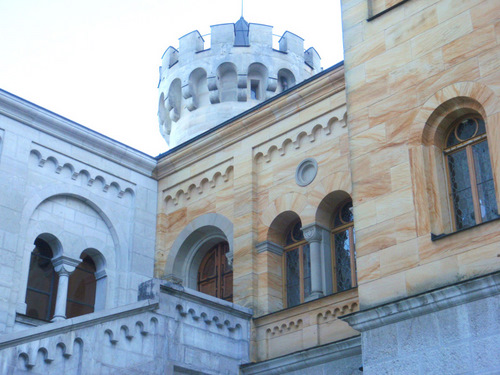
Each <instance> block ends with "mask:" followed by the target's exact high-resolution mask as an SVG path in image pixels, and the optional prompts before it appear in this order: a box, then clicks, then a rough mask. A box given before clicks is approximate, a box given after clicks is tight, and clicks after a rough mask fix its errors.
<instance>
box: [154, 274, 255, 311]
mask: <svg viewBox="0 0 500 375" xmlns="http://www.w3.org/2000/svg"><path fill="white" fill-rule="evenodd" d="M152 280H153V281H152V282H153V284H154V285H153V286H152V288H153V289H156V290H158V289H159V291H157V292H154V293H158V294H159V293H166V294H169V295H171V296H175V297H181V298H182V299H183V300H185V301H186V302H194V303H196V304H200V305H204V306H206V307H209V308H213V309H215V310H218V311H220V312H222V313H228V314H231V315H233V316H235V317H238V318H242V319H246V320H249V319H251V318H252V315H253V310H252V309H249V308H247V307H243V306H239V305H236V304H234V303H232V302H227V301H224V300H221V299H219V298H216V297H212V296H209V295H208V294H205V293H201V292H198V291H196V290H193V289H190V288H185V287H183V286H181V285H177V284H172V283H169V282H168V281H164V280H159V279H152Z"/></svg>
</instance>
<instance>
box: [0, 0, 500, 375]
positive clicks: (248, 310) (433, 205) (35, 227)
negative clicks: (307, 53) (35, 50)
mask: <svg viewBox="0 0 500 375" xmlns="http://www.w3.org/2000/svg"><path fill="white" fill-rule="evenodd" d="M499 13H500V8H499V5H498V2H497V1H495V0H470V1H460V2H457V1H452V0H400V1H389V0H385V1H384V0H342V14H343V31H344V48H345V63H339V64H337V65H335V66H333V67H331V68H328V69H325V70H323V71H322V72H320V73H318V74H316V75H315V76H313V77H311V78H309V79H307V80H305V81H303V82H301V83H300V84H298V85H296V86H295V87H294V88H290V89H288V90H284V91H283V92H281V93H279V94H278V95H276V96H273V97H272V98H268V97H267V96H266V97H265V98H264V97H263V98H262V99H263V100H262V101H261V102H260V104H258V105H257V106H255V107H253V109H251V110H249V111H246V112H244V113H241V114H239V115H238V116H237V117H234V118H232V119H230V120H228V121H226V122H224V123H223V124H219V125H220V126H217V127H215V128H211V130H210V131H208V132H206V133H204V135H203V136H200V137H196V138H195V139H192V140H191V141H190V142H188V143H186V144H184V145H182V146H179V147H175V148H173V149H172V150H169V151H167V152H166V153H164V154H162V155H160V156H159V157H158V158H156V159H154V158H151V157H148V156H146V155H143V154H141V153H139V152H137V151H135V150H132V149H130V148H128V147H126V146H124V145H121V144H119V143H117V142H114V141H113V140H110V139H107V138H105V137H102V136H100V135H99V134H96V133H94V132H90V131H88V129H85V128H83V127H81V126H79V125H77V124H74V123H72V122H70V121H68V120H66V119H63V118H60V117H58V116H57V115H54V114H53V113H50V112H48V111H46V110H44V109H42V108H39V107H36V106H35V105H33V104H31V103H28V102H25V101H23V100H22V99H19V98H16V97H15V96H13V95H10V94H8V93H5V92H0V94H1V95H0V115H1V117H0V177H1V178H0V185H1V187H2V188H3V193H2V195H0V252H1V257H0V265H1V270H2V272H1V273H0V301H1V302H2V304H1V305H0V306H1V307H0V333H2V334H3V336H0V361H1V366H3V367H0V369H2V370H3V371H4V372H5V373H8V374H10V373H12V374H16V373H23V374H24V373H33V374H37V373H49V374H50V373H60V372H61V371H64V372H65V373H68V374H71V373H76V374H85V373H89V374H90V373H123V374H141V373H148V374H155V373H167V374H237V373H239V372H241V373H244V374H282V373H288V374H304V373H311V374H327V373H328V374H330V373H334V374H351V375H352V374H358V373H361V371H362V372H363V373H367V374H384V373H387V374H494V373H497V372H498V369H499V368H500V363H499V362H498V358H500V352H499V349H498V348H500V343H499V335H500V326H499V325H498V322H499V321H500V317H499V315H498V311H500V308H499V298H498V296H499V295H500V288H499V280H498V277H499V274H500V273H499V271H500V253H499V251H498V244H499V237H498V233H499V228H500V227H499V226H500V221H498V220H488V221H486V222H483V223H479V224H477V225H472V226H470V227H469V228H466V229H462V230H456V226H455V225H454V223H453V220H454V219H453V215H454V211H453V210H454V208H453V202H452V201H451V200H450V189H451V187H450V184H449V183H448V180H447V178H448V172H447V170H448V169H447V166H446V165H445V156H444V151H443V148H444V146H443V145H444V139H445V137H446V136H447V134H448V132H449V129H450V126H451V125H452V124H453V122H454V121H456V120H457V119H459V118H461V116H463V115H474V116H477V117H480V118H481V119H483V120H484V123H485V129H486V133H485V135H484V136H483V139H484V138H487V139H488V144H489V158H490V160H491V166H492V168H491V169H492V176H493V184H494V186H496V192H495V197H496V202H497V207H498V206H500V205H499V204H498V202H500V201H499V199H498V197H499V196H500V195H499V193H498V186H500V162H499V155H500V148H499V147H500V146H499V145H500V133H499V131H498V129H500V89H499V87H500V64H499V63H498V61H500V47H499V43H500V27H499V25H500V23H499V21H498V14H499ZM221 30H222V29H221ZM224 35H226V36H227V35H228V34H224ZM224 35H223V34H220V35H219V37H221V36H224ZM194 36H195V37H196V35H194ZM186 37H187V39H189V40H187V39H186V43H187V42H189V43H191V44H189V43H188V44H187V46H188V47H189V46H191V47H193V46H195V47H196V48H198V47H199V45H198V44H196V43H198V42H197V40H196V38H194V39H193V35H189V34H188V36H186ZM183 43H184V42H183ZM193 43H194V44H193ZM193 48H194V47H193ZM196 48H195V49H196ZM191 49H192V48H191ZM174 52H175V51H172V50H171V51H170V52H169V53H170V54H167V55H166V60H165V61H166V63H167V62H168V64H170V65H168V66H169V67H171V65H172V63H173V62H175V61H174V60H175V58H176V54H175V53H174ZM191 52H193V53H194V50H193V49H192V51H191ZM177 58H179V56H177ZM172 59H173V60H172ZM167 60H168V61H167ZM173 66H175V65H173ZM184 86H185V87H188V86H189V85H188V86H186V85H184ZM184 86H182V87H184ZM246 88H247V89H248V87H246ZM243 89H244V87H243V85H242V87H241V90H243ZM211 91H214V92H215V90H211ZM181 92H182V91H181ZM186 93H187V94H186V96H183V98H184V99H185V100H186V101H187V102H188V103H187V104H186V105H188V106H189V105H190V103H191V102H190V100H191V97H190V96H189V95H188V94H189V92H187V91H186ZM247 93H248V92H247ZM205 99H207V98H205ZM207 100H208V99H207ZM181 103H182V101H181ZM174 104H175V103H174ZM191 104H193V103H191ZM194 104H196V103H194ZM172 109H173V107H172V108H170V109H169V110H172ZM193 109H194V107H193V106H191V109H189V108H188V107H185V108H182V110H185V111H191V110H193ZM185 113H187V112H185ZM164 114H165V113H164ZM168 115H169V116H170V115H172V116H173V117H174V118H175V117H176V116H177V115H179V113H176V112H175V111H174V112H173V113H170V112H169V114H168ZM307 163H309V164H307ZM301 165H302V166H303V167H302V168H303V169H300V168H299V169H298V167H299V166H301ZM304 166H305V167H304ZM311 166H312V167H311ZM307 168H312V169H307ZM297 171H298V172H297ZM350 199H352V208H350V207H351V206H346V205H345V202H349V200H350ZM339 207H346V215H347V216H349V217H353V218H354V219H353V220H347V221H344V222H342V223H341V224H342V225H340V227H342V228H343V230H344V229H345V228H347V227H349V228H350V229H349V230H350V231H351V232H349V233H351V237H350V238H348V239H345V240H344V241H347V240H350V239H352V238H354V233H355V248H356V250H355V253H356V258H355V259H354V257H352V258H349V259H352V266H353V269H354V270H356V272H357V283H356V278H354V279H353V280H352V283H351V284H350V286H349V288H347V289H346V290H344V289H341V288H339V286H338V284H336V279H337V278H338V277H339V275H338V268H339V267H340V266H339V267H337V264H340V260H338V259H337V258H336V256H337V255H336V246H337V242H335V241H336V240H335V238H336V237H335V236H336V235H337V232H336V230H337V228H338V227H339V225H338V223H337V222H336V220H337V218H338V217H340V216H338V217H337V216H336V212H337V211H336V210H337V209H338V208H339ZM480 208H481V207H479V208H478V209H480ZM299 220H300V226H299V227H298V228H299V231H300V229H302V232H303V238H301V239H300V240H299V241H297V243H298V242H300V244H301V246H309V250H310V259H309V260H303V263H304V262H305V263H307V262H310V269H311V273H310V280H311V281H310V283H311V284H310V285H311V290H310V292H311V293H310V294H308V295H306V292H305V291H304V290H305V287H304V286H302V287H301V288H302V289H303V290H302V292H303V294H304V295H303V296H301V298H302V299H301V300H300V303H299V304H297V305H291V306H289V305H287V304H288V300H287V298H286V294H287V293H288V290H287V282H288V279H287V274H286V268H285V264H286V263H285V262H286V261H287V260H286V254H287V252H288V251H289V250H290V247H289V246H288V245H289V244H288V243H287V242H286V234H287V233H289V232H290V229H291V228H295V223H297V222H298V221H299ZM339 220H340V219H339ZM354 231H355V232H354ZM49 234H50V236H48V235H49ZM39 235H42V236H45V237H44V238H50V239H53V238H57V240H58V242H57V243H58V244H60V249H62V250H61V251H60V254H59V253H58V255H60V256H61V257H60V259H62V260H61V261H63V260H67V259H70V260H73V261H77V260H78V257H79V255H80V254H81V251H83V250H86V249H91V251H92V254H100V256H101V257H102V259H105V260H106V261H105V262H101V263H99V264H100V268H99V272H96V275H97V274H98V275H99V277H100V280H106V283H104V282H101V284H100V285H101V286H100V288H101V292H99V293H98V296H99V297H98V298H96V312H95V313H93V314H88V315H84V316H81V317H77V318H73V319H70V320H66V321H64V320H63V321H62V322H56V323H51V324H44V325H40V326H38V327H33V325H36V322H33V320H29V319H26V317H25V316H24V314H25V309H26V307H25V295H26V285H27V277H28V276H27V272H28V271H27V268H28V264H29V257H30V252H31V251H32V250H33V241H34V239H35V238H37V236H39ZM220 241H225V242H227V249H228V252H227V253H226V258H227V264H228V267H230V268H231V270H232V277H233V289H232V295H233V301H234V304H232V303H229V302H225V301H222V300H219V299H217V298H214V297H208V296H204V295H203V294H201V293H200V292H197V291H195V290H194V289H196V288H197V287H198V271H199V269H200V264H201V262H202V258H204V256H205V254H207V253H208V251H209V250H210V249H211V247H212V246H213V245H214V244H217V243H218V242H220ZM345 243H347V242H345ZM349 244H350V242H349ZM344 246H345V244H344ZM58 249H59V248H58ZM344 249H345V248H344ZM94 250H95V251H94ZM348 250H349V251H348V253H349V254H348V255H349V257H350V255H351V254H353V250H354V249H353V248H352V247H349V248H348ZM301 251H302V250H301ZM58 259H59V258H58ZM99 259H101V258H99ZM304 259H305V258H304ZM301 267H302V269H303V268H304V266H301ZM101 271H102V272H101ZM153 277H155V278H156V279H155V280H154V281H149V282H146V280H150V279H152V278H153ZM301 277H303V278H305V277H304V272H303V271H302V276H301ZM161 279H163V280H162V281H158V280H161ZM139 285H141V287H139ZM337 290H341V291H340V292H337ZM137 293H139V299H140V301H139V302H134V301H136V296H137ZM4 306H5V307H4ZM28 325H29V327H27V326H28ZM94 343H95V344H96V345H94ZM96 347H97V348H100V347H102V348H103V349H102V350H97V349H96ZM40 369H42V370H40Z"/></svg>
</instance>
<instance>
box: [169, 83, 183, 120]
mask: <svg viewBox="0 0 500 375" xmlns="http://www.w3.org/2000/svg"><path fill="white" fill-rule="evenodd" d="M167 100H168V106H167V110H168V112H169V116H170V120H172V121H173V122H177V121H178V120H179V119H180V117H181V109H182V108H181V103H182V96H181V80H180V79H179V78H176V79H174V80H173V81H172V83H171V84H170V87H169V89H168V98H167Z"/></svg>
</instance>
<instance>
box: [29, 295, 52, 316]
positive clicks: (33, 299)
mask: <svg viewBox="0 0 500 375" xmlns="http://www.w3.org/2000/svg"><path fill="white" fill-rule="evenodd" d="M49 299H50V296H49V295H48V294H42V293H38V292H35V291H33V290H30V289H28V290H27V291H26V303H27V304H28V306H27V309H26V315H28V316H31V317H32V318H36V319H43V320H49V319H50V316H49V312H48V310H49V302H50V301H49Z"/></svg>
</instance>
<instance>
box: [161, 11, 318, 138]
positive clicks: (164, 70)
mask: <svg viewBox="0 0 500 375" xmlns="http://www.w3.org/2000/svg"><path fill="white" fill-rule="evenodd" d="M272 38H273V34H272V26H267V25H260V24H256V23H250V24H249V23H248V22H246V21H245V20H244V19H243V17H242V18H240V19H239V20H238V22H236V23H235V24H233V23H227V24H221V25H215V26H212V27H211V45H210V46H208V48H206V47H205V41H204V39H203V38H202V36H201V35H200V33H199V32H198V31H193V32H191V33H189V34H186V35H184V36H183V37H181V38H180V39H179V50H177V49H175V48H173V47H168V48H167V50H166V51H165V53H164V54H163V57H162V66H161V67H160V83H159V91H160V93H159V95H160V102H159V106H158V119H159V122H160V132H161V134H162V135H163V138H165V140H166V141H167V143H168V145H169V146H170V147H175V146H177V145H179V144H181V143H183V142H185V141H187V140H189V139H190V138H193V137H195V136H196V135H198V134H201V133H203V132H205V131H207V130H209V129H211V128H213V127H214V126H216V125H218V124H220V123H222V122H224V121H225V120H228V119H230V118H231V117H233V116H236V115H237V114H238V113H241V112H243V111H245V110H247V109H249V108H251V107H253V106H255V105H256V104H258V103H259V102H262V101H264V100H266V99H268V98H270V97H272V96H273V95H276V94H278V93H280V92H282V91H284V90H286V89H288V88H290V87H292V86H293V85H295V84H297V83H299V82H301V81H303V80H304V79H307V78H309V77H311V76H312V75H313V74H316V73H318V72H319V71H320V57H319V55H318V53H317V52H316V50H315V49H314V48H312V47H311V48H309V49H308V50H307V51H304V40H303V39H302V38H300V37H299V36H297V35H295V34H293V33H291V32H289V31H286V32H285V33H284V34H283V36H281V38H280V40H279V49H273V43H272V42H273V41H272Z"/></svg>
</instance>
